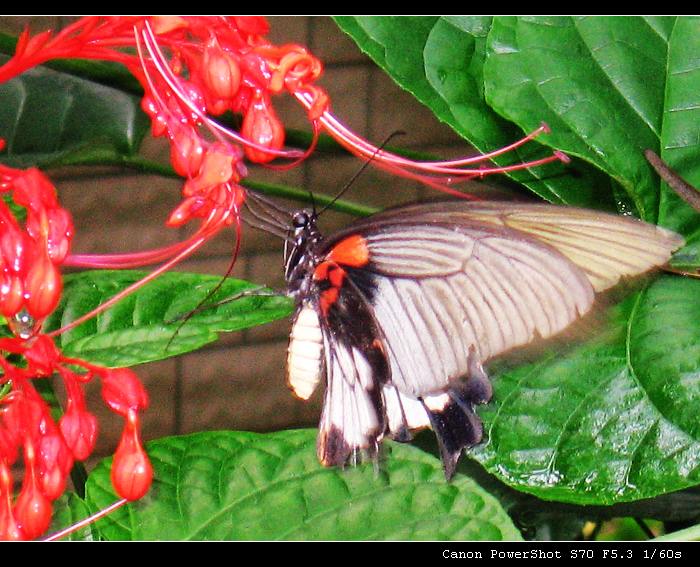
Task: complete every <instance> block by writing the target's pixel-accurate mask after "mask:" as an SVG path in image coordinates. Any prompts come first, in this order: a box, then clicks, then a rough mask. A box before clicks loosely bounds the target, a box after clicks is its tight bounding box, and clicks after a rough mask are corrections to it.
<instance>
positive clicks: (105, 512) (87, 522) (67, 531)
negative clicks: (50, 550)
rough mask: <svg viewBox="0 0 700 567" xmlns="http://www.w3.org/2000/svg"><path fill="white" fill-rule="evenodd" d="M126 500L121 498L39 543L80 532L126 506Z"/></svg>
mask: <svg viewBox="0 0 700 567" xmlns="http://www.w3.org/2000/svg"><path fill="white" fill-rule="evenodd" d="M127 502H128V500H127V499H126V498H122V499H121V500H117V501H116V502H115V503H114V504H110V505H109V506H107V507H106V508H103V509H102V510H100V511H99V512H96V513H94V514H93V515H92V516H88V517H87V518H85V519H83V520H80V521H79V522H76V523H75V524H73V525H72V526H68V527H67V528H64V529H62V530H61V531H58V532H56V533H55V534H51V535H50V536H48V537H46V538H44V539H42V540H41V541H58V540H59V539H62V538H64V537H66V536H69V535H71V534H73V533H75V532H77V531H78V530H81V529H83V528H85V527H87V526H89V525H90V524H94V523H95V522H96V521H97V520H101V519H102V518H105V517H106V516H109V515H110V514H111V513H112V512H114V511H115V510H118V509H119V508H121V507H122V506H124V504H126V503H127Z"/></svg>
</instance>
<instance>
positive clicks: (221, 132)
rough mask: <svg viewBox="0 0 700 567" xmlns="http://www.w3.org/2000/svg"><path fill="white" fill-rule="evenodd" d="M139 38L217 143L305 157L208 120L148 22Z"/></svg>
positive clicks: (179, 95)
mask: <svg viewBox="0 0 700 567" xmlns="http://www.w3.org/2000/svg"><path fill="white" fill-rule="evenodd" d="M141 38H142V39H143V42H144V44H145V46H146V50H147V51H148V54H149V55H150V57H151V60H152V61H153V64H154V66H155V68H156V69H157V71H158V73H159V75H160V76H161V77H162V78H163V80H164V81H165V82H166V83H167V85H168V87H170V89H171V91H172V92H173V93H174V94H175V95H176V96H177V98H178V100H180V102H181V103H182V104H184V105H185V106H186V107H187V109H188V110H189V111H190V112H192V113H193V114H194V115H196V116H197V118H198V119H199V120H201V122H202V123H203V124H204V125H206V127H207V128H208V129H209V130H210V131H211V132H212V134H213V135H214V136H215V137H216V138H217V139H218V140H219V141H221V142H224V143H225V142H226V140H227V139H231V140H233V141H234V142H236V143H237V144H240V145H242V146H247V147H250V148H253V149H256V150H260V151H263V152H266V153H268V154H271V155H275V156H278V157H284V158H299V159H301V158H303V157H305V156H306V154H307V152H303V151H300V150H276V149H274V148H268V147H265V146H261V145H260V144H256V143H255V142H253V141H251V140H249V139H247V138H245V137H244V136H241V135H240V134H239V133H238V132H235V131H233V130H230V129H228V128H226V127H225V126H222V125H221V124H219V123H218V122H216V121H215V120H212V119H211V118H209V117H208V116H207V115H206V114H204V113H203V112H202V110H201V109H200V108H197V105H196V104H194V103H193V102H192V100H191V99H190V97H188V96H187V95H186V94H185V93H184V92H183V89H182V87H181V85H180V79H179V78H178V77H177V76H176V75H175V74H174V73H173V72H172V70H171V69H170V66H169V65H168V63H167V61H166V60H165V56H164V55H163V52H162V51H161V49H160V47H159V45H158V42H157V40H156V38H155V36H154V34H153V30H152V29H151V27H150V24H149V23H148V22H144V29H143V30H142V33H141ZM138 43H139V41H138V36H137V45H138Z"/></svg>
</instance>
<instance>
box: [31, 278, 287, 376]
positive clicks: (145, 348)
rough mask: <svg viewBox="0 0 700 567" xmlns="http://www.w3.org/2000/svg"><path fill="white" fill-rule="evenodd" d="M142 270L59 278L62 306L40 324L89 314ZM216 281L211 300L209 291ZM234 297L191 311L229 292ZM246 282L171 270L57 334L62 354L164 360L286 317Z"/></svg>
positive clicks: (111, 362)
mask: <svg viewBox="0 0 700 567" xmlns="http://www.w3.org/2000/svg"><path fill="white" fill-rule="evenodd" d="M145 275H146V274H145V273H144V272H137V271H130V270H117V271H111V270H104V271H93V272H83V273H80V274H72V275H69V276H66V277H65V280H64V286H65V287H64V292H63V297H62V300H61V303H60V305H59V306H58V308H57V309H56V311H55V312H54V313H53V314H52V315H51V317H50V318H49V319H48V320H47V321H46V325H45V328H46V329H47V330H53V329H57V328H59V327H61V326H63V325H66V324H68V323H70V322H71V321H73V320H75V319H77V318H78V317H79V316H81V315H83V314H85V313H88V312H89V311H91V310H92V309H94V308H95V307H97V306H98V305H100V304H101V303H103V302H104V301H105V300H107V299H109V298H110V297H112V296H113V295H115V294H116V293H118V292H119V291H121V290H123V289H124V288H126V287H128V286H129V285H131V284H132V283H134V282H136V281H138V280H139V279H140V278H142V277H143V276H145ZM217 286H220V287H219V288H218V290H216V293H214V294H213V295H212V296H211V297H209V294H210V293H211V292H212V291H214V290H215V289H216V288H217ZM252 289H257V290H258V291H256V292H255V293H253V294H251V295H246V296H240V297H238V298H237V299H236V300H235V301H230V302H227V303H223V304H221V305H218V306H216V307H212V308H209V309H202V310H200V311H198V312H197V313H195V314H194V315H192V316H191V317H190V318H189V319H187V320H186V321H184V320H183V319H184V317H186V316H188V314H189V313H190V312H192V311H193V310H195V309H197V308H199V307H201V306H202V305H201V304H202V302H204V306H206V305H207V304H209V305H211V304H214V303H216V302H219V301H222V300H225V299H226V298H231V297H235V296H237V295H238V294H241V293H242V292H244V291H245V290H248V292H249V293H250V290H252ZM270 293H271V292H270V290H264V289H259V286H255V285H254V284H251V283H249V282H245V281H242V280H236V279H233V278H228V279H226V280H222V278H221V277H219V276H208V275H202V274H186V273H176V272H170V273H167V274H164V275H162V276H160V277H159V278H157V279H156V280H154V281H153V282H151V283H149V284H147V285H145V286H144V287H142V288H140V289H139V290H137V291H136V292H134V293H132V294H130V295H128V296H127V297H125V298H124V299H122V300H121V301H119V302H118V303H117V304H116V305H114V306H113V307H111V308H110V309H108V310H107V311H105V312H104V313H101V314H99V315H97V316H96V317H94V318H92V319H89V320H88V321H86V322H85V323H83V324H81V325H79V326H78V327H75V328H74V329H71V330H70V331H67V332H65V333H63V334H61V335H60V336H59V339H58V340H59V344H60V347H61V349H62V350H63V352H64V354H66V355H70V356H77V357H80V358H84V359H85V360H88V361H90V362H94V363H99V364H104V365H107V366H112V367H122V366H133V365H135V364H140V363H143V362H150V361H154V360H160V359H163V358H169V357H172V356H176V355H178V354H182V353H184V352H189V351H192V350H195V349H197V348H200V347H201V346H203V345H205V344H208V343H210V342H213V341H215V340H216V339H217V338H218V334H219V333H221V332H231V331H238V330H241V329H245V328H248V327H253V326H256V325H262V324H264V323H269V322H270V321H274V320H276V319H281V318H283V317H286V316H288V315H289V314H290V313H291V310H292V304H291V301H290V300H289V299H288V298H286V297H284V296H280V295H270Z"/></svg>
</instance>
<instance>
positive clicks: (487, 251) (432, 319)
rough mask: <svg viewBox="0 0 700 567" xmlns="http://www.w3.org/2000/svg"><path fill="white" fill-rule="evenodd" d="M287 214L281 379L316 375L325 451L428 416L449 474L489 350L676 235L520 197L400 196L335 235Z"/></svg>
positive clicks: (367, 447) (471, 435)
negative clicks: (401, 201) (287, 321)
mask: <svg viewBox="0 0 700 567" xmlns="http://www.w3.org/2000/svg"><path fill="white" fill-rule="evenodd" d="M293 226H294V228H293V230H294V235H293V245H292V247H291V249H290V250H288V251H287V252H288V253H287V254H286V256H287V258H286V277H287V285H288V290H289V294H290V295H291V296H292V297H293V298H294V299H295V302H296V311H295V315H294V320H293V327H292V333H291V338H290V344H289V351H288V382H289V384H290V386H291V387H292V389H293V390H294V391H295V393H296V394H297V395H298V396H299V397H301V398H303V399H307V398H308V397H309V396H310V395H311V394H312V392H313V390H314V389H315V387H316V386H317V385H318V384H319V383H323V384H324V385H325V394H324V395H325V398H324V405H323V412H322V416H321V422H320V426H319V439H318V455H319V459H320V461H321V462H322V463H323V464H325V465H343V464H345V463H346V462H348V461H352V460H354V459H355V458H356V457H357V456H358V454H361V453H368V454H370V455H373V454H376V452H377V450H378V448H379V445H380V444H381V441H382V439H383V438H384V437H386V436H391V437H393V438H395V439H399V440H408V439H410V432H411V431H412V430H415V429H420V428H424V427H431V428H432V429H433V430H434V431H435V433H436V435H437V437H438V441H439V445H440V449H441V456H442V460H443V465H444V467H445V473H446V475H447V476H448V477H450V476H451V475H452V474H453V473H454V470H455V467H456V463H457V460H458V459H459V456H460V454H461V452H462V450H463V449H464V448H465V447H470V446H472V445H474V444H476V443H478V442H479V441H480V440H481V439H482V437H483V431H482V424H481V421H480V420H479V418H478V417H477V415H476V414H475V411H474V407H475V406H476V405H477V404H482V403H486V402H488V401H489V400H490V399H491V396H492V388H491V382H490V380H489V378H488V376H487V374H486V371H485V369H484V364H485V363H486V362H487V361H488V360H489V359H491V358H493V357H495V356H497V355H499V354H501V353H504V352H507V351H509V350H511V349H513V348H516V347H519V346H523V345H527V344H529V343H532V342H533V341H535V340H537V339H539V338H546V337H549V336H552V335H555V334H557V333H559V332H560V331H562V330H563V329H565V328H566V327H567V326H568V325H570V324H571V323H572V322H573V321H575V320H576V319H578V318H579V317H581V316H582V315H584V314H585V313H586V312H588V311H589V310H590V309H591V307H592V305H593V302H594V299H595V294H596V292H599V291H603V290H605V289H608V288H609V287H612V286H614V285H615V284H616V283H617V282H618V281H619V280H620V278H622V277H627V276H634V275H637V274H640V273H642V272H645V271H647V270H649V269H651V268H653V267H655V266H658V265H661V264H663V263H665V262H666V261H667V260H668V258H669V256H670V254H671V252H672V251H673V250H675V249H676V248H678V247H680V245H681V244H682V239H680V238H679V237H678V236H677V235H675V234H673V233H670V232H668V231H665V230H663V229H659V228H657V227H655V226H652V225H648V224H645V223H642V222H640V221H636V220H634V219H628V218H622V217H618V216H614V215H608V214H603V213H597V212H594V211H585V210H582V209H573V208H564V207H555V206H551V205H529V204H514V203H486V202H484V203H470V202H464V201H451V202H444V203H432V204H419V205H409V206H405V207H400V208H397V209H392V210H389V211H386V212H384V213H380V214H378V215H375V216H373V217H369V218H368V219H365V220H362V221H359V222H358V223H356V224H354V225H353V226H351V227H349V228H348V229H346V230H343V231H341V232H339V233H337V234H335V235H332V236H330V237H328V238H324V237H323V236H322V235H321V233H320V232H319V230H318V228H317V226H316V218H315V216H314V215H313V214H312V213H309V212H300V213H297V215H295V217H294V224H293Z"/></svg>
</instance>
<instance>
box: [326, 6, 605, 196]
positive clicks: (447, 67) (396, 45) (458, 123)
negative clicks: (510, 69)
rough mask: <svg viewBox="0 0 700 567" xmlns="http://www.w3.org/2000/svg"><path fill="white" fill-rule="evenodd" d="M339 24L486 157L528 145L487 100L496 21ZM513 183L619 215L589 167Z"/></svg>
mask: <svg viewBox="0 0 700 567" xmlns="http://www.w3.org/2000/svg"><path fill="white" fill-rule="evenodd" d="M335 20H336V22H337V23H338V25H339V26H340V27H341V29H343V30H344V31H345V32H346V33H348V34H349V35H350V36H351V37H352V38H353V39H354V40H355V42H356V43H357V44H358V45H359V46H360V48H361V49H362V50H363V51H365V53H367V54H368V55H369V56H370V57H372V59H374V61H375V62H376V63H377V64H378V65H379V66H380V67H382V68H383V69H384V70H385V71H386V72H387V73H388V74H389V75H390V76H391V77H392V78H393V79H394V80H395V81H396V82H397V83H398V84H399V85H400V86H401V87H403V88H405V89H406V90H408V91H409V92H411V93H413V94H414V96H416V98H417V99H418V100H420V101H421V102H422V103H423V104H425V105H426V106H428V107H429V108H430V109H431V110H432V111H433V112H434V113H435V114H436V116H437V117H438V118H439V119H440V120H441V121H443V122H445V123H446V124H448V125H450V126H452V127H453V128H454V129H455V130H456V131H457V132H458V133H459V134H461V135H462V136H464V137H465V138H466V139H467V140H469V141H470V142H471V143H472V144H473V145H474V147H476V148H477V149H478V150H479V151H481V152H489V151H492V150H495V149H498V148H500V147H503V146H506V145H508V144H511V143H512V142H514V141H515V140H517V139H518V138H520V137H522V135H523V132H522V130H521V129H520V128H518V127H516V126H514V125H513V124H512V123H510V122H508V121H506V120H504V119H503V118H501V117H500V116H499V115H498V114H496V113H495V112H494V111H493V110H492V109H491V108H490V107H489V106H488V105H487V103H486V101H485V100H484V92H483V89H484V87H483V65H484V58H485V56H486V38H487V36H488V34H489V31H490V28H491V17H440V18H436V17H399V18H394V17H385V16H377V17H366V16H363V17H339V18H335ZM541 121H542V120H540V122H541ZM538 126H539V123H538V124H536V125H535V126H534V127H532V128H529V131H532V130H534V129H535V128H537V127H538ZM542 138H546V136H542ZM548 154H549V152H547V151H544V150H543V149H542V148H541V146H540V144H538V143H537V142H532V143H530V144H527V145H526V146H525V147H523V148H522V149H520V150H518V151H516V152H515V154H514V155H515V156H517V160H516V159H515V158H514V157H513V156H503V157H500V158H496V159H494V162H496V163H497V164H498V165H507V164H511V163H514V162H515V161H518V160H530V159H534V158H535V157H544V156H545V155H548ZM511 177H512V178H513V179H515V180H516V181H518V182H520V183H523V184H524V185H526V186H527V187H528V188H530V189H531V190H532V191H534V192H535V193H536V194H538V195H539V196H541V197H542V198H544V199H547V200H548V201H551V202H556V203H567V204H574V205H589V206H594V207H596V208H608V209H611V208H612V207H613V192H614V184H613V183H611V180H610V179H609V178H608V177H607V176H605V175H602V174H601V173H600V172H599V171H597V170H596V169H595V168H592V167H590V166H588V165H587V164H585V163H583V162H575V163H573V164H571V165H570V166H567V167H566V168H565V167H563V166H562V165H561V164H550V165H547V166H541V167H537V168H532V169H530V170H527V171H519V172H514V173H512V174H511Z"/></svg>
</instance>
